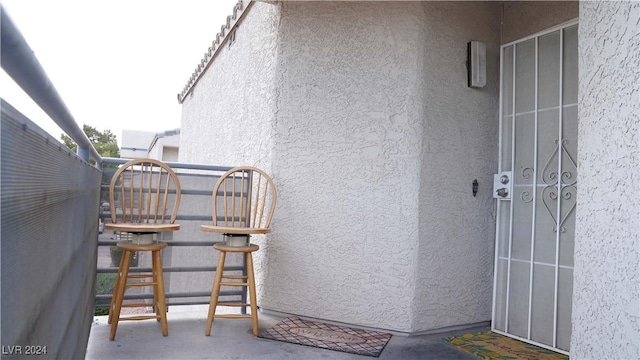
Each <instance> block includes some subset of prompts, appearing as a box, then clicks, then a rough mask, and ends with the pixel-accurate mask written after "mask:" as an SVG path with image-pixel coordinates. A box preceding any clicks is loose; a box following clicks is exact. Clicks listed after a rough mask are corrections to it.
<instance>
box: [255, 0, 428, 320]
mask: <svg viewBox="0 0 640 360" xmlns="http://www.w3.org/2000/svg"><path fill="white" fill-rule="evenodd" d="M419 8H420V7H419V4H417V3H413V4H396V5H390V4H384V3H371V2H333V3H332V2H315V3H289V2H285V3H284V4H283V5H282V14H281V22H280V26H279V29H278V30H279V49H278V72H277V75H278V77H277V88H278V92H279V98H278V114H277V124H276V127H275V138H276V141H274V145H275V147H274V161H273V164H274V168H275V169H277V173H278V177H279V178H278V183H279V186H280V194H279V199H280V200H279V201H281V204H282V207H281V208H279V209H278V214H277V218H278V219H281V220H280V221H278V222H277V223H276V224H275V225H274V234H273V235H274V240H275V241H273V242H271V243H270V244H269V245H268V249H267V250H268V253H267V256H266V257H265V259H266V262H267V264H268V265H270V266H268V267H266V269H267V271H268V273H267V274H266V277H265V283H266V286H265V293H264V298H263V302H262V306H263V307H265V308H269V309H277V310H280V311H285V312H291V313H295V314H300V315H304V316H310V317H316V318H322V319H328V320H332V321H338V322H345V323H352V324H358V325H363V326H371V327H378V328H386V329H392V330H397V331H410V330H411V321H412V313H411V310H412V307H411V302H412V300H413V285H412V283H413V281H414V277H415V261H416V253H415V251H416V249H417V243H418V201H417V194H418V191H419V185H420V178H419V176H420V175H419V168H420V138H421V133H422V125H421V119H420V118H419V113H418V110H419V106H420V105H419V103H420V99H419V97H420V93H419V89H418V88H417V85H418V79H419V77H420V74H419V73H418V70H419V69H418V63H419V61H418V54H417V53H416V52H415V51H414V49H415V48H417V47H421V46H422V45H421V44H420V41H419V40H420V38H419V37H418V34H419V30H420V21H419V16H418V14H417V13H419Z"/></svg>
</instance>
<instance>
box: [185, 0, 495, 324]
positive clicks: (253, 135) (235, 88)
mask: <svg viewBox="0 0 640 360" xmlns="http://www.w3.org/2000/svg"><path fill="white" fill-rule="evenodd" d="M456 12H460V13H459V14H456ZM499 14H500V9H499V7H498V5H496V4H490V3H485V4H479V5H474V4H471V5H470V6H469V7H468V8H467V9H465V8H464V6H461V5H460V4H457V5H456V4H453V5H451V4H446V3H439V4H421V3H419V2H405V3H382V2H300V3H295V2H283V3H279V4H275V5H274V4H267V3H256V4H255V5H254V8H253V9H251V12H250V13H249V14H248V16H247V18H246V19H245V20H244V21H243V23H242V24H241V25H240V27H239V28H238V33H237V35H236V43H235V44H234V45H232V46H231V47H230V48H226V49H223V51H222V52H221V53H220V54H219V55H218V57H217V58H216V60H215V61H214V63H213V65H212V67H211V68H210V69H209V70H208V71H207V72H206V74H205V75H204V76H203V78H202V79H200V81H199V83H198V84H197V85H196V87H195V89H194V91H193V93H192V95H189V96H188V97H187V99H186V100H185V102H184V104H183V123H182V137H181V140H182V141H181V146H180V160H181V161H188V162H205V163H213V164H221V165H238V164H243V163H249V164H254V165H257V166H261V167H264V168H265V169H266V170H267V171H268V172H270V173H271V174H272V175H273V176H274V180H275V181H276V184H277V187H278V202H279V205H278V207H277V209H276V215H275V217H274V221H273V226H272V227H273V232H272V233H271V234H270V235H268V237H267V238H266V241H261V240H259V242H260V244H261V245H262V250H261V251H260V252H259V254H258V257H257V259H256V263H257V264H256V270H257V277H258V288H259V289H258V295H259V303H260V306H261V307H262V308H263V309H269V310H276V311H281V312H286V313H292V314H297V315H302V316H308V317H314V318H321V319H325V320H332V321H337V322H344V323H350V324H357V325H361V326H370V327H375V328H383V329H389V330H394V331H398V332H419V331H423V330H430V329H436V328H441V327H445V326H451V325H463V324H469V323H474V322H478V321H485V320H488V319H489V318H490V307H491V298H490V296H489V292H490V290H488V289H490V287H491V284H492V280H491V275H492V254H493V250H492V249H493V221H494V220H493V202H492V200H491V194H490V192H491V184H490V181H491V180H490V179H491V174H492V173H493V172H494V171H495V168H496V164H495V159H496V157H497V88H496V83H497V81H496V78H495V77H496V76H497V66H498V64H497V48H496V47H497V44H498V43H499V29H500V26H499ZM470 40H481V41H485V42H488V43H489V48H488V49H489V53H488V56H489V58H490V59H493V60H492V62H491V63H490V64H489V72H488V77H489V78H490V79H489V82H488V86H487V87H486V88H485V89H481V90H471V89H469V88H467V87H466V67H465V61H466V43H467V42H468V41H470ZM276 44H277V46H276ZM440 67H442V68H440ZM449 140H451V141H452V143H449ZM476 178H477V179H478V180H479V182H480V192H479V194H478V197H476V198H474V197H473V196H472V195H471V182H472V181H473V179H476ZM443 182H445V184H444V185H443ZM441 192H442V193H441ZM436 195H437V196H436ZM465 214H468V216H467V215H465ZM452 229H453V230H452ZM449 234H450V235H451V236H448V235H449ZM456 247H457V248H456ZM438 251H442V252H441V253H438ZM436 258H437V259H436ZM461 268H464V269H465V270H464V271H461ZM456 289H457V290H456ZM435 314H437V315H435Z"/></svg>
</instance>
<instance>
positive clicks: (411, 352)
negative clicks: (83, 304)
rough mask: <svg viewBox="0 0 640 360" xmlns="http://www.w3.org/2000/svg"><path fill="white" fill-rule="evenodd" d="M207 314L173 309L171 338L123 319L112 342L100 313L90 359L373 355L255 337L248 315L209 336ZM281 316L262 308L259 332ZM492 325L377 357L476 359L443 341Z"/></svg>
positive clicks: (397, 341) (418, 340) (410, 341)
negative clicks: (205, 330) (206, 330)
mask: <svg viewBox="0 0 640 360" xmlns="http://www.w3.org/2000/svg"><path fill="white" fill-rule="evenodd" d="M172 310H173V311H172ZM206 316H207V313H206V309H204V310H202V309H199V310H198V311H179V310H177V309H171V308H170V311H169V313H168V326H169V336H167V337H163V336H162V334H161V332H160V325H159V323H157V322H156V321H153V320H144V321H122V322H120V323H119V324H118V332H117V334H116V339H115V340H114V341H109V325H108V324H107V316H96V317H95V318H94V322H93V324H92V327H91V335H90V336H89V344H88V346H87V354H86V359H99V360H102V359H278V360H280V359H296V360H300V359H375V358H373V357H370V356H363V355H354V354H348V353H343V352H338V351H333V350H325V349H319V348H314V347H309V346H303V345H296V344H290V343H285V342H280V341H274V340H267V339H262V338H258V337H254V336H253V335H252V334H251V320H250V319H216V320H215V322H214V324H213V328H212V332H211V336H205V335H204V328H205V323H206ZM283 317H284V316H282V315H280V314H277V315H276V314H272V313H269V312H263V311H261V312H260V314H259V319H260V331H263V330H266V329H268V328H270V327H272V326H273V325H275V324H276V323H277V322H278V321H279V320H281V319H282V318H283ZM311 320H313V319H311ZM488 329H489V327H488V326H479V327H474V328H470V329H464V330H456V331H449V332H446V333H438V334H430V335H421V336H410V337H407V336H403V335H394V336H392V337H391V340H390V341H389V343H387V346H386V347H385V349H384V351H383V352H382V354H381V355H380V357H379V359H382V360H384V359H402V360H411V359H440V360H444V359H475V358H474V357H472V356H471V355H468V354H466V353H464V352H461V351H459V350H457V349H455V348H453V347H452V346H450V345H448V344H446V343H444V342H443V341H442V338H444V337H447V336H454V335H460V334H464V333H467V332H476V331H486V330H488Z"/></svg>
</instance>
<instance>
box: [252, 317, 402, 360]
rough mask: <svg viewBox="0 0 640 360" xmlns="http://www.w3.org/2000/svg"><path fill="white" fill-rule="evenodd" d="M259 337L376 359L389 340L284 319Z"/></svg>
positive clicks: (386, 336) (359, 331)
mask: <svg viewBox="0 0 640 360" xmlns="http://www.w3.org/2000/svg"><path fill="white" fill-rule="evenodd" d="M259 337H261V338H265V339H271V340H278V341H284V342H288V343H292V344H299V345H307V346H313V347H318V348H322V349H328V350H335V351H342V352H346V353H352V354H358V355H367V356H374V357H378V356H380V353H382V350H384V347H385V346H386V345H387V342H389V339H391V334H387V333H383V332H379V331H371V330H362V329H354V328H349V327H345V326H338V325H332V324H325V323H321V322H315V321H306V320H302V319H299V318H297V317H288V318H285V319H283V320H281V321H280V322H279V323H277V324H276V325H275V326H273V327H272V328H270V329H268V330H266V331H263V332H262V333H261V334H260V335H259Z"/></svg>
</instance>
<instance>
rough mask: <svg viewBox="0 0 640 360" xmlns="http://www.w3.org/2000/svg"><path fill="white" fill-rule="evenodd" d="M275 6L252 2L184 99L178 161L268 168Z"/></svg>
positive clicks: (273, 116) (271, 124)
mask: <svg viewBox="0 0 640 360" xmlns="http://www.w3.org/2000/svg"><path fill="white" fill-rule="evenodd" d="M276 9H277V7H276V6H274V5H271V4H265V3H261V2H256V3H255V4H254V5H253V7H252V8H251V9H250V11H251V12H252V14H251V15H252V16H249V17H248V18H247V19H245V20H244V21H243V22H242V23H241V24H240V26H239V27H238V28H237V30H236V34H235V41H234V42H233V43H231V44H229V42H227V44H226V45H223V46H224V48H222V49H221V50H220V53H219V54H218V56H217V57H216V59H215V60H214V61H213V63H212V64H211V66H210V68H209V69H208V70H207V71H206V73H205V74H204V75H203V76H202V78H201V79H200V80H199V82H198V83H197V84H196V86H195V87H194V89H193V91H192V92H191V93H190V94H189V95H188V96H187V97H186V99H185V100H184V102H183V106H182V127H181V128H182V131H181V142H180V160H181V161H189V162H198V163H206V164H216V165H233V166H235V165H254V166H258V167H262V168H264V169H265V170H266V171H271V165H270V159H271V153H270V152H271V151H272V149H273V145H272V143H271V142H272V141H273V134H272V127H273V123H274V121H275V120H274V119H275V96H276V91H275V89H274V85H275V83H274V74H275V69H274V66H275V48H276V43H275V39H276V35H277V32H276V25H277V12H276ZM212 187H213V185H212Z"/></svg>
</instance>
